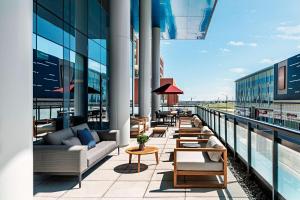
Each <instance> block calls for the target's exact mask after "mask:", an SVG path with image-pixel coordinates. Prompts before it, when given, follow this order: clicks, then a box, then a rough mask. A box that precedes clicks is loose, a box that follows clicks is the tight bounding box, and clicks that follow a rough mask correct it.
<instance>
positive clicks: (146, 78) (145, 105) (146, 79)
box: [139, 0, 152, 117]
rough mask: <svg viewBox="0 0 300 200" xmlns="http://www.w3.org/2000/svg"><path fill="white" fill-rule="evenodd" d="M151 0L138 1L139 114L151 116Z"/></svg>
mask: <svg viewBox="0 0 300 200" xmlns="http://www.w3.org/2000/svg"><path fill="white" fill-rule="evenodd" d="M151 4H152V2H151V0H140V25H139V27H140V31H139V33H140V54H139V63H140V65H139V114H140V116H144V117H150V114H151V59H152V57H151V36H152V35H151V29H152V28H151V27H152V20H151Z"/></svg>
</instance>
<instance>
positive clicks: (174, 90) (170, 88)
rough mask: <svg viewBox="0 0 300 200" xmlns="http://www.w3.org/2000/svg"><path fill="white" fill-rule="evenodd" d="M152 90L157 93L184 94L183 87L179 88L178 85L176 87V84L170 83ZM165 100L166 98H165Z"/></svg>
mask: <svg viewBox="0 0 300 200" xmlns="http://www.w3.org/2000/svg"><path fill="white" fill-rule="evenodd" d="M152 92H154V93H156V94H162V95H164V94H167V95H169V94H183V91H182V90H181V89H179V88H178V87H176V86H175V85H172V84H170V83H168V84H165V85H163V86H161V87H159V88H157V89H155V90H153V91H152ZM163 102H164V98H163ZM168 106H169V102H168Z"/></svg>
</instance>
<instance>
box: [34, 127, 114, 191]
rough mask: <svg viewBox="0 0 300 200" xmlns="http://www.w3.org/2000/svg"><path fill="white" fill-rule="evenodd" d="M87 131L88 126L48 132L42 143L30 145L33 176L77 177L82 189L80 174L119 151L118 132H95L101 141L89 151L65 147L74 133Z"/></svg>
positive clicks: (75, 146) (75, 147)
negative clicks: (65, 142)
mask: <svg viewBox="0 0 300 200" xmlns="http://www.w3.org/2000/svg"><path fill="white" fill-rule="evenodd" d="M85 128H87V129H89V127H88V125H87V124H81V125H78V126H74V127H71V128H66V129H63V130H59V131H57V132H54V133H50V134H48V135H47V136H45V137H44V138H43V140H41V141H39V142H37V143H36V144H34V145H33V159H34V163H33V167H34V173H36V174H37V173H43V174H44V173H45V174H49V175H51V174H52V175H76V176H78V179H79V187H81V179H82V174H83V173H84V172H86V171H87V170H88V169H90V168H91V167H92V166H94V165H95V164H97V163H98V162H99V161H100V160H102V159H103V158H104V157H106V156H107V155H108V154H109V153H111V152H112V151H114V150H115V149H118V154H119V143H118V138H119V136H118V135H119V131H118V130H110V131H108V130H107V131H105V130H104V131H103V130H101V131H95V132H94V134H96V135H98V137H99V140H100V141H96V142H97V144H96V147H94V148H92V149H89V150H88V148H87V146H84V145H74V146H68V145H64V144H63V141H65V140H67V139H69V138H72V137H77V131H78V130H83V129H85Z"/></svg>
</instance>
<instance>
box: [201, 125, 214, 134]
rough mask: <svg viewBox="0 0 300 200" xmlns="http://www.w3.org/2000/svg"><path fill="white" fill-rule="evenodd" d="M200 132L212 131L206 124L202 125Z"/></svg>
mask: <svg viewBox="0 0 300 200" xmlns="http://www.w3.org/2000/svg"><path fill="white" fill-rule="evenodd" d="M202 132H203V133H212V131H211V130H210V129H209V128H208V126H203V127H202Z"/></svg>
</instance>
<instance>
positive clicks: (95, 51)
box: [88, 39, 101, 63]
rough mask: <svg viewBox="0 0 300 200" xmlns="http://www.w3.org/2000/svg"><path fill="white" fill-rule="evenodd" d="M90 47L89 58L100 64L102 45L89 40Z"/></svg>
mask: <svg viewBox="0 0 300 200" xmlns="http://www.w3.org/2000/svg"><path fill="white" fill-rule="evenodd" d="M88 43H89V44H88V45H89V47H88V48H89V49H88V54H89V58H91V59H93V60H95V61H97V62H99V63H100V61H101V60H100V52H101V51H100V48H101V47H100V45H99V44H98V43H96V42H94V41H93V40H91V39H89V41H88Z"/></svg>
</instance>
